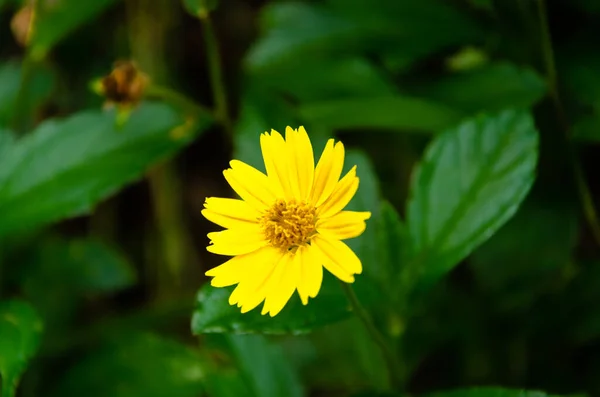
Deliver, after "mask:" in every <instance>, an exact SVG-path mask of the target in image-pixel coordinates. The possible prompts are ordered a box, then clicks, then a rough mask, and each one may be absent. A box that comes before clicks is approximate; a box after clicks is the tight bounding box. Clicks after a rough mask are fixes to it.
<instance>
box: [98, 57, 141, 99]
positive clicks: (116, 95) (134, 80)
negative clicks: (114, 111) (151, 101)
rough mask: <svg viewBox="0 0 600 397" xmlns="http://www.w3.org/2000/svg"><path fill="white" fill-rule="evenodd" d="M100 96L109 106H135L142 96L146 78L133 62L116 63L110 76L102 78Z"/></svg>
mask: <svg viewBox="0 0 600 397" xmlns="http://www.w3.org/2000/svg"><path fill="white" fill-rule="evenodd" d="M100 84H101V87H102V88H101V91H102V94H103V95H104V96H105V97H106V100H107V102H108V103H109V104H116V105H118V106H124V107H132V106H135V105H136V104H137V103H138V102H139V101H140V100H141V99H142V97H143V96H144V91H145V89H146V86H147V85H148V77H147V76H146V75H145V74H144V73H143V72H141V71H140V70H139V69H138V67H137V66H136V64H135V63H134V62H133V61H117V62H115V64H114V67H113V70H112V71H111V72H110V74H109V75H108V76H106V77H104V78H102V80H101V82H100Z"/></svg>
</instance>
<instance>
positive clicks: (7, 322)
mask: <svg viewBox="0 0 600 397" xmlns="http://www.w3.org/2000/svg"><path fill="white" fill-rule="evenodd" d="M41 334H42V321H41V320H40V318H39V317H38V315H37V313H36V312H35V310H34V309H33V308H32V307H31V306H30V305H29V304H28V303H25V302H22V301H18V300H12V301H4V302H2V303H0V375H2V396H3V397H13V396H14V395H15V392H16V390H17V384H18V381H19V378H20V377H21V374H23V372H24V371H25V368H26V367H27V363H28V362H29V360H30V359H31V358H32V357H33V355H34V354H35V352H36V350H37V349H38V346H39V344H40V337H41Z"/></svg>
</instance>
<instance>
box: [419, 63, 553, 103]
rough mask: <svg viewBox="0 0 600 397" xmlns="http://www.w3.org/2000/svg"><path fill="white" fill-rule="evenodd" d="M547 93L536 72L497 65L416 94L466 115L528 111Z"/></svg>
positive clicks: (429, 85)
mask: <svg viewBox="0 0 600 397" xmlns="http://www.w3.org/2000/svg"><path fill="white" fill-rule="evenodd" d="M545 93H546V84H545V82H544V80H543V79H542V78H541V77H540V76H539V75H538V74H537V73H535V72H534V71H533V70H530V69H525V68H518V67H516V66H514V65H512V64H510V63H507V62H498V63H493V64H489V65H486V66H482V67H479V68H477V69H474V70H472V71H465V72H461V73H455V74H452V75H450V76H448V77H445V78H443V79H441V80H438V81H434V82H432V83H427V82H425V83H424V84H420V85H419V86H418V90H417V94H418V95H419V96H424V97H426V98H428V99H431V100H434V101H436V102H439V103H442V104H445V105H448V106H451V107H452V108H455V109H460V110H464V111H467V112H478V111H482V110H486V111H500V110H503V109H504V108H508V107H516V108H529V107H531V106H532V105H534V104H535V103H536V102H537V101H539V100H540V99H541V98H542V97H543V96H544V94H545Z"/></svg>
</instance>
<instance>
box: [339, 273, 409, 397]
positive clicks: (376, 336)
mask: <svg viewBox="0 0 600 397" xmlns="http://www.w3.org/2000/svg"><path fill="white" fill-rule="evenodd" d="M341 284H342V289H343V290H344V292H345V293H346V296H347V297H348V301H349V302H350V305H351V306H352V311H353V312H354V314H356V317H358V319H359V320H360V321H361V322H362V323H363V325H364V326H365V328H366V330H367V332H368V333H369V335H370V336H371V338H372V339H373V341H374V342H375V343H376V344H377V346H379V349H380V350H381V354H382V355H383V358H384V360H385V362H386V364H387V367H388V372H389V379H390V382H391V384H392V386H393V388H394V389H395V390H398V391H400V390H402V389H403V388H404V380H403V378H404V371H403V370H402V366H401V365H400V362H399V360H398V357H397V356H396V354H395V353H394V351H393V350H392V349H391V347H390V346H389V345H388V342H387V341H386V339H385V337H384V336H383V335H382V334H381V332H379V330H378V329H377V327H376V326H375V323H373V319H372V318H371V316H370V314H369V312H367V311H366V310H365V308H364V307H363V306H362V305H361V304H360V301H359V300H358V297H357V296H356V293H355V292H354V289H352V287H351V286H350V284H348V283H345V282H341Z"/></svg>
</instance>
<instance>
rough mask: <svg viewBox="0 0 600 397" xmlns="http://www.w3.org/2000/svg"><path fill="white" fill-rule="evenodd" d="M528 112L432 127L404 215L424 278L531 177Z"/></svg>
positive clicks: (458, 251)
mask: <svg viewBox="0 0 600 397" xmlns="http://www.w3.org/2000/svg"><path fill="white" fill-rule="evenodd" d="M537 157H538V134H537V131H536V129H535V126H534V122H533V119H532V117H531V116H530V115H529V114H528V113H525V112H523V111H513V110H508V111H504V112H502V113H500V114H497V115H494V116H480V117H477V118H475V119H471V120H468V121H466V122H464V123H462V124H461V125H459V126H458V127H456V128H453V129H450V130H448V131H446V132H445V133H443V134H441V135H439V136H437V137H436V139H434V141H433V142H432V143H431V144H430V146H429V147H428V149H427V151H426V152H425V155H424V158H423V160H422V162H421V164H420V165H419V166H418V167H417V169H416V170H415V172H414V174H413V178H412V183H411V194H410V198H409V201H408V208H407V218H408V222H407V223H408V227H409V231H410V235H411V238H412V242H413V246H414V249H415V255H414V258H413V259H414V263H413V264H412V265H411V266H415V267H416V268H418V269H421V272H422V281H423V283H425V284H429V283H431V282H433V281H435V280H436V279H438V278H440V277H442V276H443V275H444V274H445V273H447V272H448V271H450V270H451V269H452V268H453V267H454V266H456V265H457V264H458V263H459V262H460V261H461V260H463V259H464V258H465V257H466V256H467V255H469V254H470V253H471V252H472V251H473V249H475V248H476V247H477V246H479V245H480V244H481V243H483V242H484V241H485V240H487V239H488V238H489V237H490V236H491V235H492V234H494V233H495V232H496V230H498V229H499V228H500V226H502V225H503V224H504V223H505V222H506V221H507V220H508V219H510V218H511V217H512V216H513V214H514V213H515V212H516V210H517V208H518V207H519V205H520V204H521V202H522V201H523V199H524V198H525V196H526V195H527V193H528V192H529V189H530V187H531V185H532V184H533V181H534V179H535V168H536V164H537Z"/></svg>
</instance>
